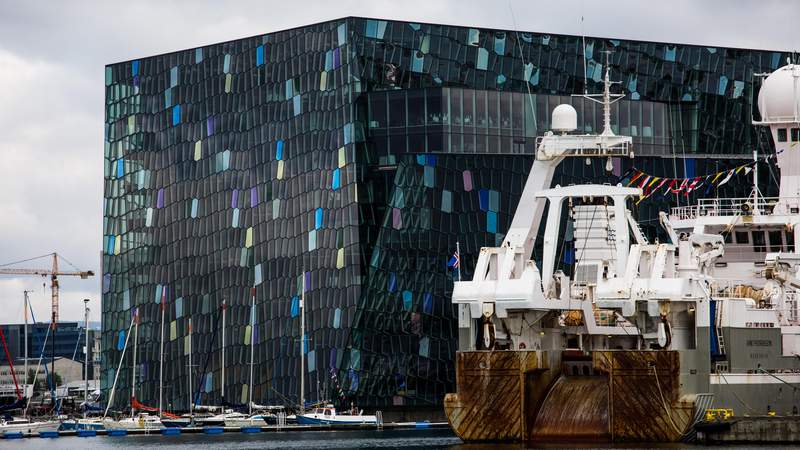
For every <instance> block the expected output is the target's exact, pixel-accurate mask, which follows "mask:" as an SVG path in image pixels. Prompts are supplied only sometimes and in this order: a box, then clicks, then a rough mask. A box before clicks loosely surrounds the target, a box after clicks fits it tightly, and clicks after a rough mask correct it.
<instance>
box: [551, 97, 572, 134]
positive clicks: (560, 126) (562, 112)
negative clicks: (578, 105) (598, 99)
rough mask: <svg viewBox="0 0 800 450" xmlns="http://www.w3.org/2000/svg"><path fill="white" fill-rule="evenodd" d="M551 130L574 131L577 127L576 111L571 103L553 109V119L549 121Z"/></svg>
mask: <svg viewBox="0 0 800 450" xmlns="http://www.w3.org/2000/svg"><path fill="white" fill-rule="evenodd" d="M550 123H551V126H550V128H552V129H553V131H562V132H567V131H574V130H577V129H578V112H577V111H575V108H573V107H572V105H567V104H562V105H558V106H556V107H555V108H554V109H553V120H552V121H551V122H550Z"/></svg>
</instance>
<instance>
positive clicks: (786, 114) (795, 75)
mask: <svg viewBox="0 0 800 450" xmlns="http://www.w3.org/2000/svg"><path fill="white" fill-rule="evenodd" d="M758 111H759V112H760V113H761V120H763V121H764V122H794V121H795V120H796V117H797V116H798V114H800V66H798V65H794V64H789V65H786V66H783V67H781V68H780V69H778V70H776V71H775V72H772V73H771V74H770V75H769V76H768V77H767V78H766V79H765V80H764V83H763V84H762V85H761V90H760V91H759V93H758Z"/></svg>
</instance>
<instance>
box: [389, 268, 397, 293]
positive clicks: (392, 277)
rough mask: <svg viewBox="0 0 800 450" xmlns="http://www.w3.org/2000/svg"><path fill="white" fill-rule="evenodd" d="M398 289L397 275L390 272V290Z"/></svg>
mask: <svg viewBox="0 0 800 450" xmlns="http://www.w3.org/2000/svg"><path fill="white" fill-rule="evenodd" d="M395 289H397V275H395V273H394V272H391V273H389V286H388V290H389V292H394V291H395Z"/></svg>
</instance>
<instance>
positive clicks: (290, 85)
mask: <svg viewBox="0 0 800 450" xmlns="http://www.w3.org/2000/svg"><path fill="white" fill-rule="evenodd" d="M284 91H285V92H284V94H285V95H286V100H289V99H290V98H292V97H294V82H293V81H292V80H286V83H285V84H284Z"/></svg>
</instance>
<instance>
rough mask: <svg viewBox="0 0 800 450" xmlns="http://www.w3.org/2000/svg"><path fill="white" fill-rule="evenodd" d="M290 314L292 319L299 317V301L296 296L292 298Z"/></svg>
mask: <svg viewBox="0 0 800 450" xmlns="http://www.w3.org/2000/svg"><path fill="white" fill-rule="evenodd" d="M290 314H291V315H292V317H297V316H298V315H300V299H299V298H298V297H297V296H296V295H295V296H294V297H292V310H291V312H290Z"/></svg>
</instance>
